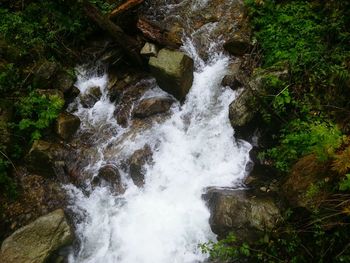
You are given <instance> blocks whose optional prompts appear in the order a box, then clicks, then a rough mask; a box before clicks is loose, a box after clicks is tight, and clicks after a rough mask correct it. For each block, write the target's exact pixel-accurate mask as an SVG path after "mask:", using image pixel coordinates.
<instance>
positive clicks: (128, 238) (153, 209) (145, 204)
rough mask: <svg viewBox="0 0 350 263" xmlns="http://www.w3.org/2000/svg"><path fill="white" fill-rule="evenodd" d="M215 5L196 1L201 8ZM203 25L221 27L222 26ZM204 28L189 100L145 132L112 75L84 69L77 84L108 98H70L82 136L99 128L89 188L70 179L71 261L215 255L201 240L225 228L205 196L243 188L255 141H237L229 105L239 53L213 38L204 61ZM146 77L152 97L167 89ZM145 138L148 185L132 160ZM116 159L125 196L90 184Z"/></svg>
mask: <svg viewBox="0 0 350 263" xmlns="http://www.w3.org/2000/svg"><path fill="white" fill-rule="evenodd" d="M205 4H206V3H204V2H203V3H194V4H193V8H201V7H202V6H203V5H205ZM165 7H166V5H165ZM165 7H164V8H165ZM169 12H170V11H169ZM200 30H201V32H202V33H203V30H207V31H206V32H207V33H208V32H209V31H213V30H214V31H215V23H213V24H211V25H210V26H206V27H205V28H201V29H200ZM197 33H198V31H197ZM202 33H201V34H202ZM196 35H198V34H196V32H192V34H190V35H188V36H187V38H186V41H185V44H184V45H183V47H182V48H181V49H182V50H183V51H185V52H186V53H187V54H188V55H189V56H190V57H192V59H193V60H194V61H195V65H196V66H195V67H196V68H195V73H194V81H193V86H192V88H191V90H190V92H189V93H188V95H187V97H186V100H185V101H184V102H183V103H182V104H180V103H179V102H177V103H175V104H173V106H172V108H171V113H170V115H168V116H166V117H164V118H163V119H162V120H161V121H154V122H153V123H152V124H151V125H149V126H147V127H143V128H142V129H138V130H137V129H136V130H135V129H134V128H133V125H130V123H129V125H128V127H127V128H123V127H121V126H119V125H118V124H117V122H116V120H115V117H114V116H113V112H114V111H115V109H116V107H115V105H114V104H113V103H112V102H110V100H109V97H108V96H107V85H108V78H109V76H108V75H107V74H106V73H104V72H102V73H101V70H96V69H94V68H93V67H92V68H91V66H90V68H88V69H87V68H86V67H81V68H79V71H80V74H79V78H78V81H77V84H76V85H77V87H78V88H79V89H80V91H81V93H82V94H84V93H86V92H88V90H89V87H93V86H99V87H100V88H101V93H102V95H101V97H100V99H99V101H98V102H97V103H95V105H94V106H93V107H92V108H84V107H83V106H82V105H81V102H80V100H79V98H78V99H76V101H75V102H73V103H72V105H70V110H71V111H72V112H73V113H74V114H75V115H77V116H78V117H79V118H80V119H81V121H82V125H81V130H80V134H84V133H85V134H91V136H89V140H90V141H91V146H90V148H91V151H90V152H93V154H91V156H89V164H88V165H86V166H85V168H84V171H82V172H84V173H86V174H87V175H88V176H87V179H86V182H87V185H88V187H87V188H84V189H83V190H82V189H79V188H77V187H75V186H72V185H68V186H66V189H67V191H68V193H69V195H70V197H71V206H70V208H71V210H72V211H73V213H74V214H75V215H76V218H77V220H76V222H75V225H76V233H77V237H78V240H79V244H78V246H77V248H76V249H75V251H74V252H73V251H72V252H71V254H70V256H69V262H72V263H73V262H75V263H78V262H84V263H112V262H121V263H135V262H139V263H141V262H144V263H165V262H167V263H168V262H179V263H184V262H202V261H204V260H205V259H206V257H207V255H204V254H202V253H201V251H200V249H199V248H198V244H200V243H203V242H207V241H208V240H215V235H214V234H213V233H212V232H211V229H210V226H209V216H210V214H209V210H208V208H207V206H206V204H205V202H204V201H203V200H202V194H203V193H205V190H206V188H208V187H214V186H215V187H235V186H237V187H239V186H240V185H241V183H242V180H243V179H244V177H245V175H246V168H245V167H246V165H247V163H248V162H249V154H248V153H249V151H250V149H251V146H250V144H248V143H247V142H244V141H238V140H236V139H235V138H234V131H233V129H232V127H231V126H230V123H229V119H228V106H229V104H230V103H231V102H232V101H233V100H234V99H235V96H236V95H237V94H236V92H234V91H232V90H231V89H229V88H227V87H222V86H221V85H220V83H221V80H222V78H223V77H224V76H225V74H226V72H227V67H228V65H229V62H230V58H229V57H228V56H227V55H225V54H224V53H222V52H221V51H220V49H219V48H215V46H219V45H218V42H219V37H217V42H216V43H214V45H213V43H205V44H204V45H206V46H204V49H206V50H207V58H206V59H203V58H202V57H201V56H200V55H198V52H197V49H198V41H196V39H195V37H196ZM192 37H193V38H192ZM209 42H210V41H209ZM215 44H216V45H215ZM201 49H203V46H202V47H201ZM142 81H143V82H145V83H147V85H149V86H151V88H150V89H149V90H148V91H147V92H146V93H145V94H143V97H154V96H164V91H162V90H160V89H159V87H157V85H156V82H155V81H154V80H152V79H144V80H142ZM130 122H132V120H130ZM81 140H82V141H83V140H85V139H84V138H81ZM144 145H148V146H149V147H150V149H151V150H152V152H153V156H152V162H151V163H150V164H146V165H145V166H144V167H143V168H144V170H145V183H144V186H143V187H141V188H139V187H137V186H136V185H134V183H133V181H132V180H131V179H130V176H129V175H128V170H127V169H125V167H124V166H123V163H124V161H125V160H126V159H127V158H128V157H130V155H131V154H132V153H133V152H135V150H138V149H140V148H142V147H144ZM111 163H113V165H115V166H116V167H118V170H119V171H120V174H121V180H122V184H123V188H124V189H125V191H123V193H121V194H116V193H114V192H113V190H111V188H110V187H108V186H104V185H100V186H96V187H94V186H93V185H92V184H91V183H90V182H92V181H93V178H94V177H96V175H97V173H98V170H99V169H100V167H102V166H103V165H104V164H111Z"/></svg>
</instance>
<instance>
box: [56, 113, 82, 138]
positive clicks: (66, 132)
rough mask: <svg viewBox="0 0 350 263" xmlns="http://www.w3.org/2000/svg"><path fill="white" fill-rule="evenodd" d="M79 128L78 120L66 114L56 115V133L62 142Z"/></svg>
mask: <svg viewBox="0 0 350 263" xmlns="http://www.w3.org/2000/svg"><path fill="white" fill-rule="evenodd" d="M79 127H80V119H79V118H78V117H77V116H75V115H73V114H71V113H68V112H62V113H60V114H59V115H58V118H57V121H56V133H57V135H58V136H60V137H61V138H62V139H64V140H67V141H68V140H69V139H70V138H72V136H73V135H74V134H75V133H76V131H77V130H78V129H79Z"/></svg>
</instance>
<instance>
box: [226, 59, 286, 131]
mask: <svg viewBox="0 0 350 263" xmlns="http://www.w3.org/2000/svg"><path fill="white" fill-rule="evenodd" d="M288 74H289V73H288V70H287V69H286V68H285V66H284V65H281V68H270V69H264V70H259V71H257V72H255V73H254V74H253V75H252V76H251V77H250V78H249V79H247V80H245V81H244V87H245V88H244V90H243V91H242V92H241V93H240V94H239V95H238V97H237V98H236V99H235V100H234V101H233V102H232V103H231V104H230V106H229V119H230V122H231V125H232V127H233V128H235V129H237V130H238V131H239V130H242V131H243V130H244V129H245V128H247V127H248V126H249V124H250V123H251V121H252V120H253V119H254V117H255V116H256V115H257V113H258V112H259V110H260V109H261V106H262V105H261V103H260V101H261V98H262V97H264V96H266V94H267V93H268V90H269V87H268V86H267V85H266V83H265V81H264V80H266V78H270V77H274V78H277V79H279V80H284V79H286V78H287V77H288Z"/></svg>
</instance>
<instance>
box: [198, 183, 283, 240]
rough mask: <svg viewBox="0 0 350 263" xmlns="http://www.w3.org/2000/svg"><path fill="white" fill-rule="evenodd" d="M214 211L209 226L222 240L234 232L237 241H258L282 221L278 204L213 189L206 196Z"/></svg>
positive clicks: (240, 193)
mask: <svg viewBox="0 0 350 263" xmlns="http://www.w3.org/2000/svg"><path fill="white" fill-rule="evenodd" d="M204 199H205V200H206V201H207V203H208V206H209V209H210V219H209V223H210V226H211V229H212V231H213V232H214V233H216V234H217V235H218V236H219V238H222V237H225V236H226V235H227V234H229V233H230V232H233V233H234V234H235V235H236V236H237V238H241V239H244V240H245V241H250V240H254V239H255V238H257V237H259V236H261V234H262V233H264V231H271V230H272V229H274V228H275V227H276V226H277V224H278V223H279V222H280V221H281V220H282V217H281V214H280V210H279V208H278V206H277V205H276V204H275V202H274V200H273V199H272V198H270V197H267V196H262V197H258V196H254V195H252V194H250V193H249V192H247V191H244V190H227V189H226V190H223V189H210V190H208V192H207V193H206V194H205V195H204Z"/></svg>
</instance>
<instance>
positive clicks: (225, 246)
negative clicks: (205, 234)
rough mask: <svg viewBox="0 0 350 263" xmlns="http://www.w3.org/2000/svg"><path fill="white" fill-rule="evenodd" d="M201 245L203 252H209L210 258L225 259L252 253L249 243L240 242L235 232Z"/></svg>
mask: <svg viewBox="0 0 350 263" xmlns="http://www.w3.org/2000/svg"><path fill="white" fill-rule="evenodd" d="M199 246H200V249H201V251H202V253H205V254H209V256H210V258H213V259H220V260H223V261H224V260H230V259H236V258H239V257H241V256H249V255H250V250H249V245H248V244H247V243H243V244H240V243H238V242H237V238H236V236H235V235H234V234H233V233H230V234H229V235H228V236H227V237H226V238H225V239H222V240H220V241H218V242H213V241H209V242H208V243H204V244H200V245H199Z"/></svg>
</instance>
